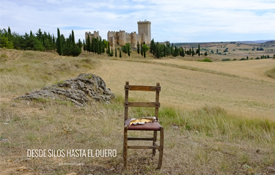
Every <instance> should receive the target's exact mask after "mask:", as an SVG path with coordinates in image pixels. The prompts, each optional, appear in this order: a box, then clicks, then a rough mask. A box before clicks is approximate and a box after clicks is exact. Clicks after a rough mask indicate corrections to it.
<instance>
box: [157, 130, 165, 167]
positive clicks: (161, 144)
mask: <svg viewBox="0 0 275 175" xmlns="http://www.w3.org/2000/svg"><path fill="white" fill-rule="evenodd" d="M163 143H164V128H161V129H160V148H159V164H158V168H157V169H161V165H162V157H163V145H164V144H163Z"/></svg>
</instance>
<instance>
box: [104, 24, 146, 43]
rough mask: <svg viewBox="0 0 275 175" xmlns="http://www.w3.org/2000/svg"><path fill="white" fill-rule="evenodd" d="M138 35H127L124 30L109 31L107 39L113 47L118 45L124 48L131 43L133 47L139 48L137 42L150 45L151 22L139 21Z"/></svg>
mask: <svg viewBox="0 0 275 175" xmlns="http://www.w3.org/2000/svg"><path fill="white" fill-rule="evenodd" d="M137 23H138V34H137V33H136V32H131V33H126V32H125V31H124V30H120V31H117V32H115V31H108V33H107V39H108V41H109V43H110V46H111V47H115V46H116V45H119V46H123V45H125V44H126V43H130V44H131V45H132V47H134V48H136V47H137V42H139V43H143V42H145V44H150V42H151V22H150V21H139V22H137Z"/></svg>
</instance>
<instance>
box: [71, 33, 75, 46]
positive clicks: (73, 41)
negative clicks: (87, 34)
mask: <svg viewBox="0 0 275 175" xmlns="http://www.w3.org/2000/svg"><path fill="white" fill-rule="evenodd" d="M72 43H73V44H74V45H75V38H74V31H73V30H72Z"/></svg>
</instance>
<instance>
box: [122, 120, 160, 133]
mask: <svg viewBox="0 0 275 175" xmlns="http://www.w3.org/2000/svg"><path fill="white" fill-rule="evenodd" d="M130 122H131V119H127V120H126V121H125V122H124V125H126V126H127V127H128V130H144V131H160V129H161V125H160V124H159V122H157V121H154V122H152V123H145V124H143V125H130Z"/></svg>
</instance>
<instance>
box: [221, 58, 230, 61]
mask: <svg viewBox="0 0 275 175" xmlns="http://www.w3.org/2000/svg"><path fill="white" fill-rule="evenodd" d="M222 61H230V58H225V59H222Z"/></svg>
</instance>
